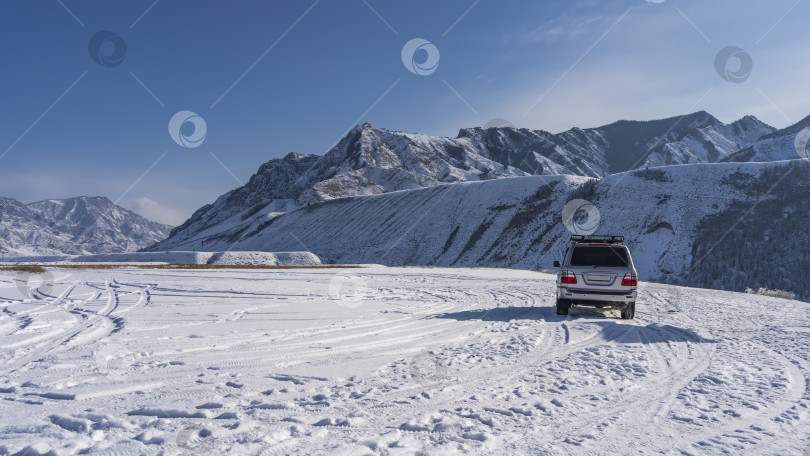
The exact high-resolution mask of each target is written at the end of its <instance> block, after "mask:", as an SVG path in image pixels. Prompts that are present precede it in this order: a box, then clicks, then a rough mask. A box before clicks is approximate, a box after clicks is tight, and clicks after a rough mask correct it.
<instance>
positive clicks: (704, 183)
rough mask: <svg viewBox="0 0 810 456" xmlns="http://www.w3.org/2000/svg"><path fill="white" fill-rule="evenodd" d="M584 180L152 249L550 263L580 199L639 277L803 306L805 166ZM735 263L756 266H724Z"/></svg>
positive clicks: (264, 218) (365, 210)
mask: <svg viewBox="0 0 810 456" xmlns="http://www.w3.org/2000/svg"><path fill="white" fill-rule="evenodd" d="M587 182H588V179H587V178H583V177H574V176H528V177H515V178H506V179H497V180H492V181H485V182H470V183H461V184H453V185H443V186H437V187H434V188H429V189H420V190H413V191H403V192H393V193H388V194H384V195H376V196H364V197H355V198H341V199H335V200H331V201H327V202H322V203H318V204H313V205H311V206H308V207H303V208H301V209H298V210H295V211H292V212H289V213H285V214H282V215H278V214H275V213H270V214H267V213H264V212H262V211H259V212H257V213H256V214H253V215H251V216H250V217H241V221H240V223H239V224H238V225H234V226H230V227H229V228H228V229H224V230H223V231H222V232H220V233H217V234H215V235H210V234H209V233H206V235H205V236H200V237H198V238H194V239H191V240H187V241H183V242H178V243H174V238H170V239H168V240H167V241H164V242H163V243H161V244H159V246H160V248H162V249H172V250H175V249H177V250H205V249H214V250H221V249H228V248H230V249H232V250H268V251H287V250H301V249H303V250H308V251H311V252H313V253H315V254H316V255H318V256H319V257H320V258H321V259H323V260H324V261H328V262H334V263H342V264H350V263H380V264H387V265H436V266H467V267H469V266H489V267H514V268H524V269H534V270H541V269H545V268H549V269H550V268H551V266H552V262H553V261H554V260H557V259H560V258H561V256H562V251H563V249H564V248H565V245H566V243H567V241H568V238H569V236H570V234H571V233H572V232H571V231H570V229H569V227H571V226H573V225H572V222H574V220H569V221H568V222H569V223H568V225H569V226H566V223H565V222H564V220H563V210H564V208H565V206H566V204H567V202H568V201H571V200H573V199H577V198H582V199H584V200H588V201H591V202H592V203H593V205H594V206H595V207H596V208H597V210H598V219H595V220H590V222H594V221H598V228H597V230H596V232H597V233H598V234H622V235H624V236H626V238H627V239H628V245H629V246H630V248H631V249H632V251H633V253H634V258H635V262H636V267H637V268H638V270H639V274H640V276H641V278H642V279H644V280H654V281H662V282H668V283H677V284H684V285H691V286H696V285H701V286H707V287H709V286H710V287H715V288H726V289H734V290H737V291H742V290H745V289H746V288H747V287H760V286H767V287H772V288H780V289H788V290H792V291H795V292H797V293H799V294H800V295H801V296H803V297H804V298H805V299H808V298H810V285H808V283H807V281H806V280H804V278H805V277H807V276H808V274H810V244H808V242H810V240H808V239H807V236H806V230H804V229H803V228H802V227H803V226H808V225H807V224H808V223H810V202H808V201H807V198H806V195H807V193H808V191H810V162H807V161H805V160H793V161H786V162H774V163H723V164H693V165H680V166H668V167H661V168H655V169H648V170H636V171H632V172H629V173H620V174H614V175H611V176H608V177H606V178H604V179H602V180H600V181H599V182H598V183H597V184H596V185H587ZM777 184H778V185H777ZM580 215H581V214H580ZM746 217H748V218H746ZM569 219H570V217H569ZM738 221H742V223H737V222H738ZM580 223H585V224H587V223H589V222H580ZM574 228H575V227H574ZM732 228H735V229H734V230H732ZM575 229H576V228H575ZM729 230H732V231H731V232H729ZM768 241H771V242H768ZM740 246H746V249H741V248H740ZM721 252H723V253H722V254H721ZM739 255H743V257H749V258H750V257H753V258H757V259H758V260H757V261H756V262H748V261H745V260H743V259H740V260H739V261H737V260H734V261H732V260H731V258H736V257H737V256H739Z"/></svg>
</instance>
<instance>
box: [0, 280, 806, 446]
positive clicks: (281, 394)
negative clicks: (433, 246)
mask: <svg viewBox="0 0 810 456" xmlns="http://www.w3.org/2000/svg"><path fill="white" fill-rule="evenodd" d="M49 274H50V276H49V277H46V279H45V280H44V282H45V284H44V286H42V285H40V286H37V285H36V283H38V282H39V281H40V279H32V280H30V281H28V282H26V278H25V277H17V278H16V279H17V282H16V283H15V278H14V277H13V276H1V275H0V308H2V312H0V344H2V346H3V350H2V351H0V454H1V455H8V454H19V455H44V454H48V455H69V454H86V455H101V454H118V455H141V454H165V455H175V454H217V455H219V454H234V455H255V454H295V455H298V454H301V455H311V454H381V455H398V454H403V455H405V454H425V455H434V454H435V455H445V454H482V455H483V454H499V455H505V454H526V455H538V454H540V455H596V454H689V455H714V454H735V455H737V454H745V455H801V454H803V453H807V451H808V449H809V448H808V446H810V426H808V425H809V424H810V337H808V328H810V304H807V303H802V302H796V301H786V300H781V299H776V298H768V297H763V296H756V295H745V294H737V293H730V292H720V291H713V290H702V289H693V288H680V287H672V286H665V285H655V284H647V283H642V284H641V289H640V293H639V300H638V307H637V312H636V319H635V320H632V321H625V320H620V319H618V316H617V315H616V314H615V313H614V312H613V311H602V310H585V309H580V308H574V309H572V312H571V315H569V316H567V317H560V316H557V315H555V312H554V308H553V307H552V299H553V296H554V287H555V284H554V277H553V276H552V275H549V274H542V273H536V272H528V271H516V270H493V269H474V270H472V269H460V268H459V269H441V268H426V269H422V268H383V267H374V268H368V269H344V270H329V269H309V270H294V271H246V270H238V271H236V270H235V271H147V270H141V269H132V270H114V271H104V270H59V269H53V270H51V271H50V272H49ZM21 283H22V285H21ZM26 284H27V285H30V286H31V287H32V288H34V287H35V288H36V291H35V292H34V293H30V294H31V295H33V296H36V297H37V298H38V299H33V298H25V295H26V293H23V291H24V290H25V289H26V288H25V285H26ZM21 287H22V288H21Z"/></svg>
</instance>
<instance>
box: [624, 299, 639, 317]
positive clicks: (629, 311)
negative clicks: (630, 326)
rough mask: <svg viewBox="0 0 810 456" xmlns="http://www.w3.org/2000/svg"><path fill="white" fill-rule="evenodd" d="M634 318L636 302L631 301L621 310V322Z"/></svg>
mask: <svg viewBox="0 0 810 456" xmlns="http://www.w3.org/2000/svg"><path fill="white" fill-rule="evenodd" d="M635 316H636V302H635V301H633V302H631V303H630V304H628V305H627V307H625V308H624V310H622V319H623V320H632V319H633V317H635Z"/></svg>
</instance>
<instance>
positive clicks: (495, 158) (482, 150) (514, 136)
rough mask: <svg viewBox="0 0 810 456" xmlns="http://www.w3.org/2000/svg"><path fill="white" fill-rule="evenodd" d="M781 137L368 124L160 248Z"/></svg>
mask: <svg viewBox="0 0 810 456" xmlns="http://www.w3.org/2000/svg"><path fill="white" fill-rule="evenodd" d="M774 131H775V129H774V128H773V127H770V126H768V125H766V124H764V123H763V122H761V121H759V120H758V119H756V118H755V117H752V116H747V117H744V118H742V119H740V120H738V121H736V122H733V123H731V124H724V123H722V122H720V121H719V120H717V119H716V118H714V117H713V116H711V115H710V114H708V113H706V112H703V111H701V112H697V113H694V114H690V115H687V116H682V117H676V118H669V119H663V120H654V121H644V122H639V121H619V122H615V123H613V124H610V125H606V126H603V127H599V128H592V129H584V130H583V129H578V128H575V129H572V130H569V131H566V132H564V133H559V134H552V133H549V132H546V131H542V130H528V129H517V128H508V127H502V128H468V129H462V130H461V131H459V133H458V135H457V137H456V138H444V137H434V136H428V135H421V134H406V133H401V132H395V131H389V130H385V129H380V128H374V127H372V126H371V125H369V124H364V125H361V126H358V127H356V128H354V129H353V130H351V131H350V132H349V133H348V134H347V135H346V136H345V137H344V138H343V139H342V140H341V141H340V142H339V143H338V144H337V145H336V146H335V147H333V148H332V149H331V150H329V151H328V152H327V153H326V154H325V155H323V156H317V155H302V154H297V153H290V154H289V155H287V156H285V157H283V158H279V159H273V160H270V161H269V162H267V163H265V164H263V165H262V166H261V167H260V168H259V171H258V172H257V173H256V174H255V175H253V176H252V177H251V178H250V180H249V181H248V183H247V184H246V185H244V186H243V187H240V188H237V189H235V190H233V191H230V192H228V193H226V194H224V195H222V196H221V197H219V198H218V199H217V200H216V201H215V202H214V203H213V204H209V205H206V206H204V207H202V208H200V209H199V210H198V211H196V212H195V213H194V215H192V217H191V218H190V219H189V220H187V221H186V222H185V223H183V224H182V225H181V226H179V227H177V228H175V229H174V230H172V233H171V237H170V238H169V239H168V240H167V241H166V242H164V243H161V244H160V246H158V247H157V248H159V249H161V248H174V247H176V246H179V245H185V244H187V243H188V241H193V240H202V239H205V238H208V237H211V236H215V235H216V234H217V233H219V232H222V231H224V230H228V229H230V228H231V227H233V226H236V225H242V224H243V222H245V221H246V220H248V219H250V218H251V217H252V216H254V215H257V214H259V215H262V216H266V215H268V214H276V213H282V212H289V211H290V210H294V209H296V208H299V207H303V206H306V205H309V204H313V203H318V202H321V201H326V200H330V199H334V198H340V197H347V196H361V195H373V194H381V193H387V192H392V191H399V190H413V189H418V188H424V187H432V186H435V185H438V184H443V183H458V182H470V181H480V180H490V179H496V178H502V177H515V176H530V175H577V176H589V177H603V176H606V175H609V174H613V173H617V172H622V171H626V170H630V169H636V168H643V167H648V166H661V165H671V164H685V163H711V162H717V161H720V160H723V159H726V158H728V157H729V156H731V155H732V154H734V153H735V152H737V151H739V150H741V149H744V148H747V147H749V146H751V145H752V144H754V143H755V142H756V141H757V140H758V139H759V138H761V137H763V136H765V135H768V134H771V133H773V132H774Z"/></svg>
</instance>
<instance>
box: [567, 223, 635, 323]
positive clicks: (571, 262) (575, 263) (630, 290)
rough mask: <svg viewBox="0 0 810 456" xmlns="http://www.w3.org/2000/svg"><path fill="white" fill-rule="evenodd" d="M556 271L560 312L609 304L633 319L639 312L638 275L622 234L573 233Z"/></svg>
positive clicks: (624, 315)
mask: <svg viewBox="0 0 810 456" xmlns="http://www.w3.org/2000/svg"><path fill="white" fill-rule="evenodd" d="M554 267H556V268H560V272H558V273H557V315H568V309H569V308H571V306H573V305H580V306H595V307H599V308H601V307H606V306H610V307H611V308H614V309H619V310H621V312H622V318H624V319H631V318H633V317H634V316H635V313H636V288H637V287H638V274H637V272H636V268H635V266H634V265H633V258H632V257H631V256H630V250H629V249H628V248H627V246H625V245H624V237H623V236H580V235H576V236H571V245H570V246H568V248H567V249H566V250H565V257H564V258H563V262H562V265H561V264H560V262H559V261H555V262H554Z"/></svg>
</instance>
